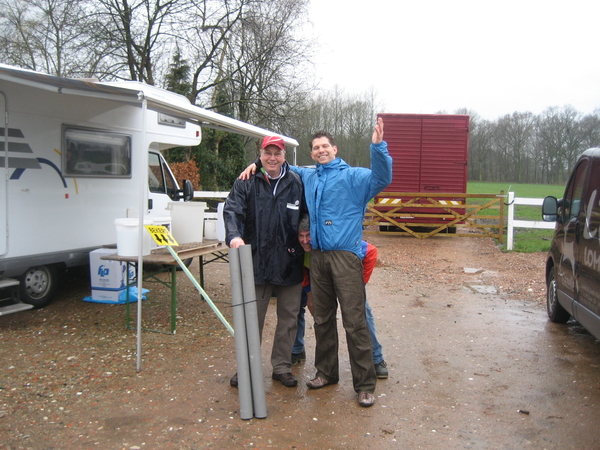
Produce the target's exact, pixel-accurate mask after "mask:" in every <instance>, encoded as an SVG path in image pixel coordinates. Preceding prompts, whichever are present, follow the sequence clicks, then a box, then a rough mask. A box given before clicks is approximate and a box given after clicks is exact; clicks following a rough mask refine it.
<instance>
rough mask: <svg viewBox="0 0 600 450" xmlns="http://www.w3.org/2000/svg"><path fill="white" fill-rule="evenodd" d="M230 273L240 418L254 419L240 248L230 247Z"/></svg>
mask: <svg viewBox="0 0 600 450" xmlns="http://www.w3.org/2000/svg"><path fill="white" fill-rule="evenodd" d="M229 273H230V283H231V307H232V308H233V326H234V329H235V333H234V340H235V356H236V362H237V375H238V394H239V397H240V418H242V419H244V420H248V419H252V417H253V416H254V410H253V407H252V384H251V381H250V364H249V361H248V341H247V339H246V318H245V315H244V305H243V303H244V297H243V290H242V272H241V266H240V254H239V249H237V248H231V249H229Z"/></svg>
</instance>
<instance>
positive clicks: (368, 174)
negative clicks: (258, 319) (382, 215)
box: [290, 118, 392, 407]
mask: <svg viewBox="0 0 600 450" xmlns="http://www.w3.org/2000/svg"><path fill="white" fill-rule="evenodd" d="M310 147H311V158H312V159H313V160H314V161H315V162H316V168H315V169H312V168H301V167H295V166H290V169H291V170H292V171H294V172H296V173H298V174H299V175H300V176H301V177H302V181H303V183H304V192H305V197H306V204H307V208H308V213H309V215H310V230H311V241H312V242H311V243H312V252H311V262H310V264H311V285H312V293H313V306H314V319H315V337H316V341H317V342H316V348H315V367H316V369H317V373H316V376H315V378H313V379H312V380H310V381H308V382H307V386H308V387H309V388H310V389H320V388H322V387H324V386H327V385H329V384H336V383H337V382H338V381H339V358H338V333H337V323H336V314H337V306H338V302H339V305H340V309H341V312H342V322H343V325H344V329H345V330H346V338H347V339H346V340H347V344H348V353H349V356H350V367H351V370H352V380H353V384H354V390H355V392H356V393H357V394H358V403H359V404H360V405H361V406H365V407H367V406H372V405H373V404H374V403H375V396H374V394H373V393H374V391H375V386H376V383H377V376H376V373H375V367H374V366H373V359H372V353H371V352H372V349H371V338H370V335H369V329H368V327H367V321H366V314H365V298H366V297H365V285H364V281H363V267H362V263H361V260H362V258H363V257H364V255H363V254H362V252H363V250H362V245H361V241H362V222H363V218H364V215H365V210H366V206H367V203H368V202H369V201H370V200H371V199H372V198H373V197H375V195H377V194H378V193H379V192H381V191H382V190H383V189H384V188H385V187H387V185H388V184H390V182H391V181H392V158H391V157H390V155H389V153H388V151H387V143H386V142H385V141H383V120H382V119H381V118H379V119H378V121H377V125H376V126H375V129H374V131H373V139H372V144H371V169H370V170H369V169H366V168H363V167H350V166H349V165H348V164H347V163H346V162H345V161H343V160H342V159H340V158H338V157H337V156H336V155H337V152H338V149H337V147H336V146H335V142H334V140H333V137H332V136H331V135H330V134H329V133H327V132H323V131H321V132H317V133H315V134H314V135H313V136H312V138H311V141H310Z"/></svg>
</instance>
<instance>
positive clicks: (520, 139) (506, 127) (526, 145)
mask: <svg viewBox="0 0 600 450" xmlns="http://www.w3.org/2000/svg"><path fill="white" fill-rule="evenodd" d="M534 136H535V117H534V116H533V114H532V113H529V112H525V113H513V114H512V115H506V116H504V117H502V118H500V119H499V121H498V124H497V126H496V146H497V149H498V150H499V151H500V154H501V155H502V159H501V168H502V169H503V174H502V176H501V179H502V180H503V181H514V182H517V183H524V182H525V179H526V171H527V162H528V161H529V157H530V156H531V154H532V151H533V144H534V142H533V138H534Z"/></svg>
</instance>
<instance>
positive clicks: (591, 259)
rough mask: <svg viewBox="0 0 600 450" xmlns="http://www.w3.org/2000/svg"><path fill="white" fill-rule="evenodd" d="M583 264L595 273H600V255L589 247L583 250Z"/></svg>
mask: <svg viewBox="0 0 600 450" xmlns="http://www.w3.org/2000/svg"><path fill="white" fill-rule="evenodd" d="M583 264H584V265H585V266H587V267H589V268H591V269H592V270H593V271H594V272H599V271H600V255H599V254H598V252H597V251H596V250H592V249H591V248H589V247H584V249H583Z"/></svg>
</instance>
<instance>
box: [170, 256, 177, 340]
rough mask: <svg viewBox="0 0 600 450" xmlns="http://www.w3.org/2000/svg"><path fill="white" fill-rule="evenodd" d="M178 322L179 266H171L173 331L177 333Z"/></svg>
mask: <svg viewBox="0 0 600 450" xmlns="http://www.w3.org/2000/svg"><path fill="white" fill-rule="evenodd" d="M176 323H177V266H176V265H173V266H171V333H173V334H175V328H176V326H177V325H176Z"/></svg>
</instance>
